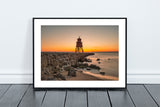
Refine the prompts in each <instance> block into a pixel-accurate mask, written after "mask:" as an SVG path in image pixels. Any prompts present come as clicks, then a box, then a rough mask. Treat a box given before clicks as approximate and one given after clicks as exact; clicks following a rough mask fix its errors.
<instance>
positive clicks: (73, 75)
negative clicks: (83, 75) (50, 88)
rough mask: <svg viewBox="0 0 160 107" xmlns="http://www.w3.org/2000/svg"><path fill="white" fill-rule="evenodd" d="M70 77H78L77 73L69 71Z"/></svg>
mask: <svg viewBox="0 0 160 107" xmlns="http://www.w3.org/2000/svg"><path fill="white" fill-rule="evenodd" d="M68 76H72V77H76V71H75V70H71V71H68Z"/></svg>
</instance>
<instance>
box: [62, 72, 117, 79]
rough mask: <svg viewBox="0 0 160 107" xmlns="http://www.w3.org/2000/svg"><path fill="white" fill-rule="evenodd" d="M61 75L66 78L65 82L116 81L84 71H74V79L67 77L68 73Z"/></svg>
mask: <svg viewBox="0 0 160 107" xmlns="http://www.w3.org/2000/svg"><path fill="white" fill-rule="evenodd" d="M61 74H62V75H64V76H65V77H66V80H118V78H116V77H112V76H103V75H101V74H93V73H90V72H86V71H76V77H71V76H67V74H68V71H64V72H62V73H61Z"/></svg>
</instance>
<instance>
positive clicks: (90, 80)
mask: <svg viewBox="0 0 160 107" xmlns="http://www.w3.org/2000/svg"><path fill="white" fill-rule="evenodd" d="M126 47H127V18H33V74H34V75H33V84H34V88H37V89H38V88H125V87H126V72H127V71H126V70H127V51H126Z"/></svg>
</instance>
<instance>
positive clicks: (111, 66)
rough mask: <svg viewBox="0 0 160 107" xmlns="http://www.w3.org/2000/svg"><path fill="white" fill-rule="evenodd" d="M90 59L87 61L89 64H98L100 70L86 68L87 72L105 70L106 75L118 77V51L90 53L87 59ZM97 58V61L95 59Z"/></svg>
mask: <svg viewBox="0 0 160 107" xmlns="http://www.w3.org/2000/svg"><path fill="white" fill-rule="evenodd" d="M88 58H89V59H91V60H92V62H87V63H88V64H89V65H90V64H94V65H97V66H99V67H100V68H101V69H100V70H95V69H91V70H87V69H86V71H88V72H91V73H95V74H100V72H105V75H107V76H113V77H118V75H119V72H118V71H119V70H118V63H119V56H118V52H96V53H95V55H90V56H88V57H87V59H88ZM97 59H99V61H97Z"/></svg>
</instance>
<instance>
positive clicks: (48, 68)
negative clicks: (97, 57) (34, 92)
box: [41, 52, 94, 80]
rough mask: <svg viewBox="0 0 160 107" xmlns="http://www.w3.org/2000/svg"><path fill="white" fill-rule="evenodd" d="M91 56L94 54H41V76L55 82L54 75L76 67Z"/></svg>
mask: <svg viewBox="0 0 160 107" xmlns="http://www.w3.org/2000/svg"><path fill="white" fill-rule="evenodd" d="M89 55H94V53H62V52H41V74H42V76H45V75H46V76H47V80H53V79H54V78H53V75H54V74H55V75H57V73H58V74H60V72H62V71H63V70H64V69H63V68H64V67H68V66H72V65H75V64H77V62H78V61H80V60H84V58H85V57H87V56H89ZM49 78H50V79H49ZM43 79H44V80H45V77H44V78H43V77H42V80H43Z"/></svg>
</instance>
